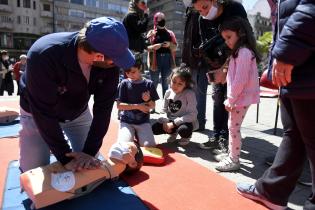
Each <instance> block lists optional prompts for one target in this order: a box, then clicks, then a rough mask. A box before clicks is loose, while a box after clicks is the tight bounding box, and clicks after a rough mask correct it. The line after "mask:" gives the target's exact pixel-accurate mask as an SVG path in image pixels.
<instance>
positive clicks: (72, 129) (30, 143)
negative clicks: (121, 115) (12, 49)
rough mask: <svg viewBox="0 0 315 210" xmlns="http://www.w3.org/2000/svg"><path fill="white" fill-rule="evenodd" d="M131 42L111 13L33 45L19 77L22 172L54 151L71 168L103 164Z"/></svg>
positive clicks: (130, 61) (130, 62) (130, 58)
mask: <svg viewBox="0 0 315 210" xmlns="http://www.w3.org/2000/svg"><path fill="white" fill-rule="evenodd" d="M128 44H129V43H128V36H127V32H126V29H125V27H124V26H123V24H122V23H121V22H119V21H117V20H115V19H113V18H109V17H100V18H97V19H93V20H91V21H90V22H89V23H88V24H86V26H85V27H84V28H83V29H81V31H79V32H63V33H54V34H49V35H46V36H44V37H41V38H40V39H38V40H37V41H36V42H35V43H34V44H33V46H32V47H31V48H30V50H29V52H28V54H27V67H26V71H25V74H23V76H22V79H21V99H20V108H21V125H22V129H21V131H20V168H21V171H27V170H29V169H32V168H35V167H38V166H42V165H46V164H49V156H50V151H51V152H52V153H53V154H54V155H55V156H56V158H57V160H58V161H60V162H61V163H62V164H63V165H64V166H65V167H66V168H67V169H69V170H74V171H76V170H81V169H92V168H95V167H98V166H99V161H98V160H97V159H96V158H95V155H96V154H97V153H98V151H99V149H100V147H101V145H102V140H103V138H104V136H105V134H106V132H107V129H108V125H109V122H110V116H111V111H112V107H113V102H114V99H115V93H116V89H117V84H118V75H119V68H129V67H131V66H133V65H134V63H135V59H134V56H133V55H132V53H131V52H130V50H129V49H128ZM96 62H97V63H98V64H102V65H97V66H96V65H95V63H96ZM91 95H94V104H93V117H92V115H91V113H90V110H89V107H88V102H89V100H90V97H91ZM64 134H65V135H66V136H67V138H68V139H69V141H70V142H71V148H70V146H69V145H68V143H67V141H66V139H65V136H64Z"/></svg>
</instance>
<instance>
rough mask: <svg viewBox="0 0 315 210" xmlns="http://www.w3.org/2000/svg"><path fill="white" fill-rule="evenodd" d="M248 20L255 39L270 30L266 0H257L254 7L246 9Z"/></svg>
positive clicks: (268, 9) (268, 8)
mask: <svg viewBox="0 0 315 210" xmlns="http://www.w3.org/2000/svg"><path fill="white" fill-rule="evenodd" d="M248 20H249V22H250V24H251V25H252V27H253V30H254V34H255V38H256V39H258V37H260V36H261V35H263V34H264V33H265V32H266V31H272V24H271V17H270V7H269V4H268V2H267V1H266V0H258V1H257V2H256V4H255V5H254V7H253V8H252V9H251V10H249V11H248Z"/></svg>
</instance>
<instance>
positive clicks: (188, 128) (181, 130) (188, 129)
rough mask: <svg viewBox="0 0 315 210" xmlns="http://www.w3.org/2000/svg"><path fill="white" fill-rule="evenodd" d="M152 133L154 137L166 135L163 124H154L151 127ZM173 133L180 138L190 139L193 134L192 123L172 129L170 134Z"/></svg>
mask: <svg viewBox="0 0 315 210" xmlns="http://www.w3.org/2000/svg"><path fill="white" fill-rule="evenodd" d="M152 131H153V134H154V135H160V134H167V133H166V132H165V131H164V130H163V124H162V123H159V122H157V123H154V124H153V125H152ZM175 132H177V133H178V134H179V135H180V137H182V138H190V137H191V134H192V132H193V125H192V123H183V124H181V125H179V126H177V127H175V128H173V130H172V133H175Z"/></svg>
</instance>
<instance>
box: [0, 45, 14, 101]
mask: <svg viewBox="0 0 315 210" xmlns="http://www.w3.org/2000/svg"><path fill="white" fill-rule="evenodd" d="M0 77H1V79H0V80H2V82H0V96H3V94H4V91H7V92H8V95H9V96H11V95H12V94H13V92H14V85H13V77H12V68H10V61H9V55H8V52H7V51H6V50H2V51H1V57H0Z"/></svg>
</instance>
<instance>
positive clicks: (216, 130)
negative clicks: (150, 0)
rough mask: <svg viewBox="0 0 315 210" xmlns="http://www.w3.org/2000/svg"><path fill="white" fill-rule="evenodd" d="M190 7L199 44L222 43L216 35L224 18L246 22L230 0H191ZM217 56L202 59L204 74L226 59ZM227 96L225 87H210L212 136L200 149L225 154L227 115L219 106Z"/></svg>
mask: <svg viewBox="0 0 315 210" xmlns="http://www.w3.org/2000/svg"><path fill="white" fill-rule="evenodd" d="M192 5H193V7H194V8H195V9H196V10H197V11H198V12H199V13H200V15H201V16H200V18H199V27H200V28H199V30H200V37H201V41H202V42H203V43H206V42H207V41H208V40H210V39H212V38H214V37H218V38H219V39H223V38H222V37H221V35H220V33H219V29H218V28H219V25H220V24H221V23H222V22H223V21H225V20H226V19H227V18H230V17H233V16H237V17H241V18H245V19H247V14H246V11H245V9H244V7H243V6H242V4H240V3H239V2H236V1H233V0H220V1H219V0H192ZM212 48H213V49H215V48H216V47H212ZM217 55H220V53H217V52H214V53H211V54H207V55H206V57H207V58H206V59H207V63H208V67H209V68H208V70H215V69H218V68H220V67H221V66H222V61H225V60H226V59H227V56H225V57H219V56H217ZM226 93H227V86H226V84H221V83H218V84H216V83H213V84H212V99H213V136H212V137H210V138H209V141H207V142H205V143H201V144H200V145H199V146H200V148H202V149H216V148H219V149H221V150H222V151H226V150H227V145H228V136H229V133H228V112H227V111H226V110H225V106H224V104H223V102H224V100H225V98H226Z"/></svg>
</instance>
